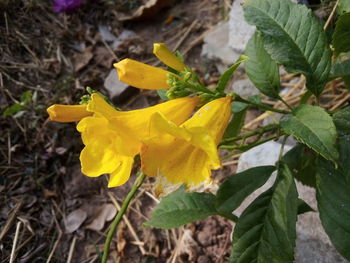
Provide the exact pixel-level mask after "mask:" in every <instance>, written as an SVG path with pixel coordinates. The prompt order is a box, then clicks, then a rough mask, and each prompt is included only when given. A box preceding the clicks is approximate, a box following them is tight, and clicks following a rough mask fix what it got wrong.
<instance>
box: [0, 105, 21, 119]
mask: <svg viewBox="0 0 350 263" xmlns="http://www.w3.org/2000/svg"><path fill="white" fill-rule="evenodd" d="M23 108H24V106H23V105H21V104H19V103H15V104H12V105H11V106H10V107H8V108H6V109H5V110H4V111H3V113H2V116H4V117H6V116H12V115H15V114H16V113H17V112H20V111H21V110H23Z"/></svg>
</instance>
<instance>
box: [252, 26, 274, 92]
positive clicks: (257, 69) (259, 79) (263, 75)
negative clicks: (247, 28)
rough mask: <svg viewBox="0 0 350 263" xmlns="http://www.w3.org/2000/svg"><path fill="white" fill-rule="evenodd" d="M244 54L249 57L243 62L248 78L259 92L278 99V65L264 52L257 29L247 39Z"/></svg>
mask: <svg viewBox="0 0 350 263" xmlns="http://www.w3.org/2000/svg"><path fill="white" fill-rule="evenodd" d="M245 54H246V55H247V56H248V57H249V59H248V60H247V62H245V71H246V72H247V75H248V77H249V79H250V80H251V81H252V82H253V83H254V85H255V87H256V88H257V89H258V90H259V91H260V92H261V93H263V94H265V95H267V96H270V97H272V98H275V99H278V98H279V87H280V77H279V70H278V65H277V63H276V62H275V61H274V60H272V58H271V56H270V54H269V53H267V52H266V50H265V48H264V44H263V41H262V39H261V36H260V34H259V32H258V31H256V32H255V34H254V35H253V36H252V38H251V39H250V40H249V42H248V44H247V46H246V49H245Z"/></svg>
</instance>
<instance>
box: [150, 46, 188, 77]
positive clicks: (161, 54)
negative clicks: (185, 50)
mask: <svg viewBox="0 0 350 263" xmlns="http://www.w3.org/2000/svg"><path fill="white" fill-rule="evenodd" d="M153 54H154V55H156V57H157V58H158V59H159V60H160V61H162V62H163V63H164V64H165V65H167V66H169V67H171V68H173V69H176V70H177V71H183V70H184V69H185V64H184V63H183V62H182V61H181V60H180V59H179V58H178V57H177V56H175V54H174V53H173V52H171V51H170V50H169V49H168V47H167V46H166V45H165V44H164V43H154V44H153Z"/></svg>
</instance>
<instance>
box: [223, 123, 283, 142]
mask: <svg viewBox="0 0 350 263" xmlns="http://www.w3.org/2000/svg"><path fill="white" fill-rule="evenodd" d="M278 128H279V124H271V125H267V126H264V127H261V128H260V129H257V130H255V131H252V132H249V133H246V134H243V135H239V136H235V137H232V138H226V139H224V140H222V141H221V143H220V145H224V144H225V143H229V142H235V141H238V140H243V139H247V138H249V137H252V136H254V135H262V134H264V133H266V132H268V131H273V130H276V129H278Z"/></svg>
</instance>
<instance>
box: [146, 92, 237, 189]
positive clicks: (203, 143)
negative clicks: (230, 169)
mask: <svg viewBox="0 0 350 263" xmlns="http://www.w3.org/2000/svg"><path fill="white" fill-rule="evenodd" d="M231 99H232V98H231V97H226V98H220V99H216V100H214V101H211V102H209V103H207V104H205V105H204V106H203V107H201V108H200V109H199V110H198V111H197V112H196V113H195V114H194V115H193V116H192V118H190V119H189V120H187V121H186V122H184V123H183V124H182V125H180V126H178V125H176V124H175V123H173V122H172V121H170V120H168V119H167V118H166V116H164V115H162V114H161V113H155V114H153V116H152V118H151V124H150V128H151V130H150V134H151V137H149V138H148V139H145V140H143V144H142V147H141V163H142V167H141V169H142V171H143V172H144V173H146V174H147V175H148V176H163V177H165V178H166V179H167V180H168V181H169V182H171V183H173V184H178V183H184V184H186V185H187V186H189V187H195V186H196V185H198V184H201V183H204V182H209V181H210V175H211V170H215V169H219V168H221V163H220V160H219V156H218V152H217V145H218V143H219V142H220V140H221V139H222V136H223V134H224V132H225V129H226V127H227V125H228V121H229V118H230V113H231Z"/></svg>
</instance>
